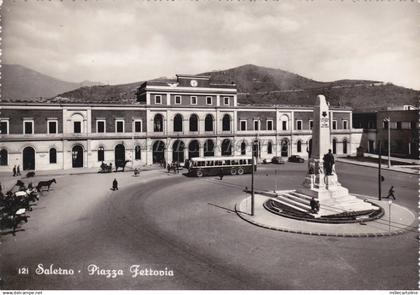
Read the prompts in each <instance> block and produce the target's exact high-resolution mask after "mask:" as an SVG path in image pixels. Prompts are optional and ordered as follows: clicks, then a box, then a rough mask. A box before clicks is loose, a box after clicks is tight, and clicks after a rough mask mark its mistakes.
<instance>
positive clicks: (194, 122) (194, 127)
mask: <svg viewBox="0 0 420 295" xmlns="http://www.w3.org/2000/svg"><path fill="white" fill-rule="evenodd" d="M190 131H192V132H194V131H198V117H197V115H195V114H192V115H191V116H190Z"/></svg>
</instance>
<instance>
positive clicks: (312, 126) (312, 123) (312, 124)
mask: <svg viewBox="0 0 420 295" xmlns="http://www.w3.org/2000/svg"><path fill="white" fill-rule="evenodd" d="M312 128H314V121H313V120H309V129H310V130H312Z"/></svg>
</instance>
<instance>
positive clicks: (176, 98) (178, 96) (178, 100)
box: [175, 95, 181, 104]
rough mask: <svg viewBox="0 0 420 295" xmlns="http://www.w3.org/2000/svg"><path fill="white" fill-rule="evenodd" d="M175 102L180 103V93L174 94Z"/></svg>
mask: <svg viewBox="0 0 420 295" xmlns="http://www.w3.org/2000/svg"><path fill="white" fill-rule="evenodd" d="M175 104H181V96H180V95H176V96H175Z"/></svg>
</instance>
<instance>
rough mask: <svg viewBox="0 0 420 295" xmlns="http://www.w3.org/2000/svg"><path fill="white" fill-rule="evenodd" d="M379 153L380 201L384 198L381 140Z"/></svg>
mask: <svg viewBox="0 0 420 295" xmlns="http://www.w3.org/2000/svg"><path fill="white" fill-rule="evenodd" d="M378 153H379V161H378V162H379V169H378V195H379V201H381V200H382V191H381V188H382V175H381V170H382V169H381V168H382V149H381V142H380V141H379V142H378Z"/></svg>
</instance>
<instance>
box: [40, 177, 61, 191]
mask: <svg viewBox="0 0 420 295" xmlns="http://www.w3.org/2000/svg"><path fill="white" fill-rule="evenodd" d="M53 182H54V183H57V182H56V181H55V178H53V179H50V180H47V181H40V182H39V183H38V185H37V186H36V189H37V191H38V192H40V191H41V188H42V187H43V186H46V187H48V189H47V191H50V186H51V184H52V183H53Z"/></svg>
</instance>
